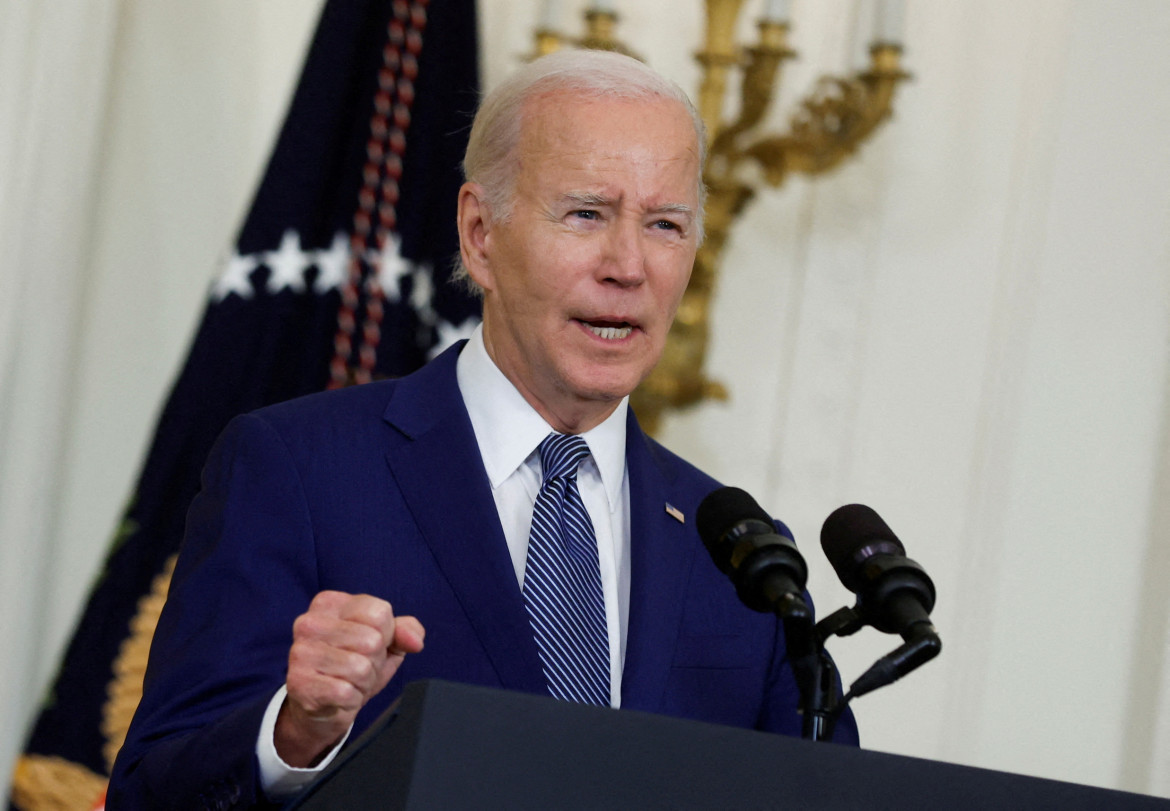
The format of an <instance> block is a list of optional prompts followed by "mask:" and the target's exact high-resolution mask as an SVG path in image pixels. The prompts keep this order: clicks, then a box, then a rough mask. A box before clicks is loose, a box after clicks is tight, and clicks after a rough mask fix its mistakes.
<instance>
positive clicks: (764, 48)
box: [711, 20, 796, 176]
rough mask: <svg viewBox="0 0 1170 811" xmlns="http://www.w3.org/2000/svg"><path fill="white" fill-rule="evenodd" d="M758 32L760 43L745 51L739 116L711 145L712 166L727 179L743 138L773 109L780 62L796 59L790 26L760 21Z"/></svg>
mask: <svg viewBox="0 0 1170 811" xmlns="http://www.w3.org/2000/svg"><path fill="white" fill-rule="evenodd" d="M759 29H760V41H759V44H758V45H755V46H753V47H751V48H748V49H747V51H746V54H747V56H746V59H745V60H744V65H743V81H742V83H741V86H740V113H739V117H738V118H737V119H736V120H735V121H734V122H732V123H731V124H729V125H727V126H726V127H723V128H722V129H721V130H720V131H719V132H717V133H716V134H715V137H714V139H713V143H712V146H711V155H712V158H713V159H714V160H713V162H712V166H713V167H716V166H717V167H719V168H718V171H720V172H721V173H722V174H724V175H726V176H730V175H731V173H732V172H733V171H734V169H735V165H736V164H737V163H739V161H740V159H741V158H742V157H743V153H742V151H741V150H740V149H739V147H738V141H739V139H740V136H741V135H743V134H744V133H745V132H749V131H750V130H753V129H755V128H756V127H758V126H759V125H760V122H761V121H763V119H764V116H765V115H766V114H767V112H768V108H769V107H770V106H771V103H772V98H773V96H774V95H775V92H776V84H777V81H778V80H779V77H780V65H781V63H783V62H784V60H786V59H791V58H792V57H794V56H796V52H795V51H793V50H790V49H789V48H788V45H787V38H788V23H782V22H775V21H772V20H761V21H760V22H759Z"/></svg>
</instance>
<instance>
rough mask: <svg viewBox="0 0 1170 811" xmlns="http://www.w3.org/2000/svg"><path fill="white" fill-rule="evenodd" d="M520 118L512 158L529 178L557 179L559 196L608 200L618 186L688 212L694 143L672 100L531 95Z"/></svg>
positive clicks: (694, 172) (693, 186)
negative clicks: (513, 156)
mask: <svg viewBox="0 0 1170 811" xmlns="http://www.w3.org/2000/svg"><path fill="white" fill-rule="evenodd" d="M663 112H667V115H662V116H656V113H663ZM522 116H523V117H522V120H521V129H520V138H519V140H518V150H517V153H518V154H517V155H516V159H517V167H518V174H519V175H520V177H521V178H523V179H524V180H525V181H527V183H535V184H540V183H541V181H544V180H552V179H554V178H555V179H556V181H557V182H558V183H559V182H567V185H568V186H569V187H570V188H567V189H560V190H558V191H559V192H560V193H563V194H573V195H575V196H588V195H600V196H601V197H607V198H608V197H614V196H616V194H617V192H618V191H619V189H624V190H627V191H633V192H634V193H635V194H636V195H638V196H639V197H645V198H654V199H653V200H652V204H653V205H654V206H665V207H680V206H681V207H686V208H688V209H690V210H694V208H695V204H696V203H697V200H696V199H694V198H695V196H696V189H697V179H698V171H699V170H698V145H697V143H696V141H695V135H694V128H693V127H692V126H691V123H690V119H689V116H688V115H687V113H686V111H685V109H683V108H682V107H681V106H680V105H678V104H677V103H676V102H673V101H671V100H669V99H657V98H653V99H650V100H643V101H641V102H638V101H634V100H627V99H607V98H600V99H584V100H580V99H576V98H572V97H566V96H565V95H564V94H555V93H554V94H545V95H542V96H540V97H537V98H535V99H532V100H530V101H529V102H528V104H526V105H525V107H524V109H523V112H522ZM648 121H649V122H650V123H649V124H647V123H646V122H648ZM631 184H633V186H634V187H635V188H632V189H631V188H630V187H631ZM672 187H673V188H672ZM664 195H665V197H668V198H676V199H665V198H664V197H663V196H664ZM647 202H648V203H650V202H651V200H650V199H647Z"/></svg>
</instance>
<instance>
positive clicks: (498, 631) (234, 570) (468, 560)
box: [111, 52, 856, 807]
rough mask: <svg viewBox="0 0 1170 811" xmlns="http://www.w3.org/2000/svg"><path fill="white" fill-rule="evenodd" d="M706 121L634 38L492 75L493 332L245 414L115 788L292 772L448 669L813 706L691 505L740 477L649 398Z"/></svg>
mask: <svg viewBox="0 0 1170 811" xmlns="http://www.w3.org/2000/svg"><path fill="white" fill-rule="evenodd" d="M703 148H704V143H703V133H702V125H701V123H700V122H699V120H698V118H697V116H696V114H695V111H694V109H693V107H692V106H691V105H690V103H689V101H688V100H687V98H686V96H685V94H684V93H683V92H682V91H681V90H679V89H678V88H677V87H676V86H674V85H673V84H671V83H670V82H667V81H666V80H664V79H662V78H661V77H659V76H658V75H657V74H655V73H654V72H653V71H651V70H649V69H648V68H646V67H644V66H643V65H641V64H640V63H638V62H636V61H634V60H631V59H628V58H626V57H622V56H617V55H614V54H604V53H595V52H572V53H563V54H557V55H554V56H551V57H546V58H544V59H541V60H538V61H536V62H534V63H532V64H531V65H529V66H527V67H525V68H524V69H522V70H521V71H519V72H518V73H517V74H516V75H515V76H513V77H512V78H511V79H510V80H508V81H507V82H506V83H505V84H504V85H503V86H501V87H500V88H498V89H497V90H496V91H494V92H493V93H492V94H491V95H490V96H489V97H488V98H487V99H486V100H485V102H484V104H483V106H482V107H481V109H480V111H479V113H478V114H477V116H476V120H475V124H474V127H473V129H472V134H471V140H470V144H469V146H468V151H467V156H466V161H465V170H466V175H467V183H466V184H465V185H464V186H463V188H462V189H461V191H460V199H459V215H458V216H459V233H460V238H461V259H462V263H463V272H464V274H465V275H466V278H467V280H468V283H470V284H473V285H474V286H476V287H477V289H479V290H480V291H481V292H482V295H483V306H484V319H483V326H482V328H481V330H479V331H477V333H476V334H475V336H474V337H473V338H472V339H471V340H470V341H469V342H468V343H467V344H466V345H462V346H460V347H455V348H453V349H451V350H449V351H447V352H446V353H444V354H443V355H442V356H440V357H439V358H437V359H436V360H435V361H433V362H432V363H430V364H429V365H428V366H426V367H425V368H424V369H422V370H421V371H419V372H417V373H415V374H414V375H411V376H409V377H406V378H403V379H402V380H399V381H387V382H382V383H373V384H369V385H366V386H361V387H356V388H352V389H347V390H344V391H341V392H333V393H328V394H323V395H315V396H312V397H308V398H303V399H301V400H297V401H292V402H290V403H285V404H282V405H278V406H275V407H271V408H267V409H263V410H261V411H259V412H256V413H254V414H251V415H247V416H245V417H241V418H239V419H237V420H235V421H233V423H232V424H231V425H230V426H229V427H228V429H227V430H226V431H225V432H224V435H223V437H221V439H220V441H219V443H218V444H217V446H216V449H215V450H214V451H213V452H212V454H211V457H210V459H209V461H208V464H207V469H206V472H205V475H204V487H203V491H202V493H201V494H200V496H199V497H198V499H197V500H196V502H195V503H194V504H193V506H192V509H191V513H190V516H189V520H188V535H187V539H186V541H185V545H184V550H183V553H182V556H181V558H180V561H179V564H178V567H177V569H176V572H175V576H174V580H173V585H172V590H171V596H170V600H169V601H168V604H167V607H166V610H165V611H164V614H163V616H162V619H161V620H160V623H159V628H158V632H157V634H156V638H155V647H154V649H153V650H152V652H151V664H150V672H149V674H148V678H147V684H146V688H145V694H144V696H143V700H142V704H141V705H140V707H139V712H138V715H137V717H136V719H135V722H134V725H133V727H132V728H131V731H130V735H129V737H128V740H127V742H126V745H125V747H124V748H123V750H122V753H121V755H120V756H119V759H118V763H117V766H116V768H115V774H114V778H113V784H112V789H111V801H112V803H114V804H116V803H118V802H119V801H120V802H122V803H123V804H125V805H126V806H131V807H133V806H134V805H141V806H145V807H156V806H168V807H169V806H172V805H173V806H176V807H186V806H187V805H194V804H197V800H196V798H198V797H207V796H210V795H211V794H215V795H216V796H220V797H226V798H227V799H228V800H229V801H231V802H234V803H238V804H240V805H248V804H257V803H262V802H264V801H266V800H281V799H283V798H287V797H289V796H292V795H293V794H295V792H296V791H297V790H298V789H299V788H300V787H301V786H302V785H304V784H305V783H306V782H308V780H310V779H312V777H313V776H314V775H315V774H317V773H318V771H319V770H320V769H321V768H323V767H324V766H325V765H327V764H328V762H329V760H330V759H331V758H332V757H333V755H334V754H335V753H336V751H337V750H338V749H339V748H340V746H341V745H343V744H344V741H345V740H346V739H347V737H348V736H350V735H352V734H354V733H356V732H360V731H361V730H362V729H364V728H365V727H366V726H367V725H368V724H369V723H370V721H371V720H373V718H375V717H376V716H377V715H378V714H379V713H381V712H382V711H383V710H384V709H385V708H386V707H387V706H388V705H389V704H390V702H391V701H392V700H393V699H394V698H396V697H397V696H398V695H399V693H400V692H401V690H402V687H403V686H404V684H405V683H406V682H407V681H410V680H415V679H420V678H427V677H443V678H448V679H456V680H461V681H465V682H469V683H475V684H483V685H489V686H496V687H503V688H507V689H514V690H523V691H528V692H533V693H542V694H545V695H549V694H551V695H553V696H555V697H558V698H562V699H566V700H574V701H587V702H593V703H598V704H608V705H610V706H613V707H627V708H634V709H641V710H647V711H651V712H658V713H664V714H668V715H675V716H680V717H685V718H695V719H701V720H706V721H712V722H716V723H723V724H731V725H736V726H741V727H747V728H755V729H765V730H772V731H776V732H782V733H788V734H797V733H798V732H799V730H800V720H799V717H798V714H797V711H796V708H797V702H798V697H797V690H796V687H795V684H794V682H793V678H792V675H791V673H790V670H789V668H788V666H787V663H786V662H785V659H784V639H783V632H782V629H781V627H780V625H779V623H778V622H777V620H776V619H775V618H774V617H772V616H770V615H763V614H756V613H753V612H751V611H749V610H747V609H746V608H744V607H743V606H742V605H741V604H740V603H739V601H738V600H737V598H736V595H735V592H734V589H733V588H732V587H731V585H730V584H729V583H728V582H726V580H725V578H724V577H723V575H722V574H720V573H719V572H718V571H717V570H716V568H715V566H714V565H713V564H712V563H711V561H710V560H709V559H708V557H707V556H706V554H705V552H704V551H703V549H702V546H701V544H700V542H699V539H698V536H697V534H696V532H695V530H694V528H693V525H692V518H693V515H694V510H695V508H696V506H697V504H698V503H699V501H700V500H701V499H702V498H703V496H705V495H706V494H707V493H709V492H710V491H711V490H713V489H715V488H716V487H717V486H718V483H717V482H715V481H714V480H712V479H711V478H710V477H708V476H706V475H704V474H703V473H701V472H700V471H698V470H696V469H695V468H694V467H692V466H690V465H688V464H687V463H686V462H684V461H682V460H681V459H679V458H678V457H676V456H674V455H673V454H671V453H669V452H668V451H666V450H665V449H663V448H662V447H661V446H659V445H658V444H656V443H655V442H653V441H652V440H650V439H648V438H647V437H646V436H645V435H644V434H643V433H642V432H641V430H640V429H639V428H638V424H637V421H636V420H635V418H634V416H633V414H632V413H631V412H629V411H628V408H627V397H628V395H629V394H630V392H631V391H633V389H634V388H635V387H636V386H637V385H638V384H639V383H640V382H641V381H642V380H643V378H645V376H646V375H647V374H648V373H649V371H650V369H651V368H652V367H653V366H654V364H655V363H656V362H657V360H658V358H659V356H660V355H661V353H662V348H663V344H664V342H665V341H666V335H667V332H668V330H669V328H670V324H671V320H672V319H673V317H674V313H675V310H676V308H677V307H678V304H679V300H680V298H681V296H682V294H683V290H684V289H685V288H686V285H687V281H688V279H689V276H690V271H691V265H692V262H693V260H694V257H695V251H696V248H697V246H698V244H699V242H700V240H701V238H702V196H703V195H702V184H701V180H700V170H701V166H702V156H703ZM424 628H425V632H424ZM424 635H425V644H424ZM838 737H839V739H842V740H852V741H855V740H856V729H855V727H854V726H853V724H852V720H851V718H846V719H844V721H843V723H841V724H840V725H839V727H838Z"/></svg>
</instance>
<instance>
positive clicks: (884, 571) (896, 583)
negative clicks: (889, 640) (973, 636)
mask: <svg viewBox="0 0 1170 811" xmlns="http://www.w3.org/2000/svg"><path fill="white" fill-rule="evenodd" d="M821 548H822V549H823V550H824V551H825V557H827V558H828V559H829V563H831V564H833V569H834V571H836V572H837V577H839V578H841V582H842V583H843V584H844V585H845V588H847V589H849V590H850V591H851V592H853V593H854V594H856V595H857V611H858V612H859V613H860V614H861V615H862V618H863V619H864V620H865V622H867V623H869V624H870V625H872V626H873V627H874V628H877V629H878V630H879V631H882V632H884V633H887V634H900V635H901V636H902V637H903V638H908V636H907V635H908V634H911V633H912V632H914V631H915V626H917V625H920V624H923V623H925V624H926V625H928V626H929V625H930V611H931V609H932V608H934V598H935V592H934V583H933V582H932V581H931V579H930V577H929V576H928V575H927V574H926V571H925V570H924V569H923V568H922V567H921V566H920V565H918V563H916V562H915V561H913V560H911V559H910V558H908V557H906V548H905V547H903V546H902V542H901V541H899V540H898V536H897V535H895V534H894V532H893V530H891V529H890V528H889V527H888V526H887V525H886V522H885V521H883V520H882V518H881V516H879V515H878V514H877V513H876V512H874V511H873V510H872V509H870V508H869V507H866V506H865V505H864V504H847V505H845V506H844V507H841V508H839V509H837V510H834V511H833V513H832V514H831V515H829V517H828V518H826V519H825V524H824V526H823V527H822V528H821ZM922 630H927V629H925V628H924V629H922ZM929 630H930V631H931V632H933V631H934V628H933V626H930V628H929Z"/></svg>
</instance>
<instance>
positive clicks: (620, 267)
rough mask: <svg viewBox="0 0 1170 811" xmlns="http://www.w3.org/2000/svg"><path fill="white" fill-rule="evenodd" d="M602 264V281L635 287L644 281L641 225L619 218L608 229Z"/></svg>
mask: <svg viewBox="0 0 1170 811" xmlns="http://www.w3.org/2000/svg"><path fill="white" fill-rule="evenodd" d="M609 237H610V238H609V239H608V240H607V243H606V256H605V261H604V262H602V271H603V277H604V280H608V281H612V282H615V283H617V284H619V285H621V286H622V287H635V286H637V285H639V284H641V283H642V282H644V281H645V280H646V246H645V244H644V243H643V240H644V238H645V235H644V234H643V233H642V227H641V224H640V223H638V222H635V221H632V220H631V219H627V218H624V217H623V218H620V219H618V220H617V221H616V222H615V223H614V227H613V228H612V229H610V234H609Z"/></svg>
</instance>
